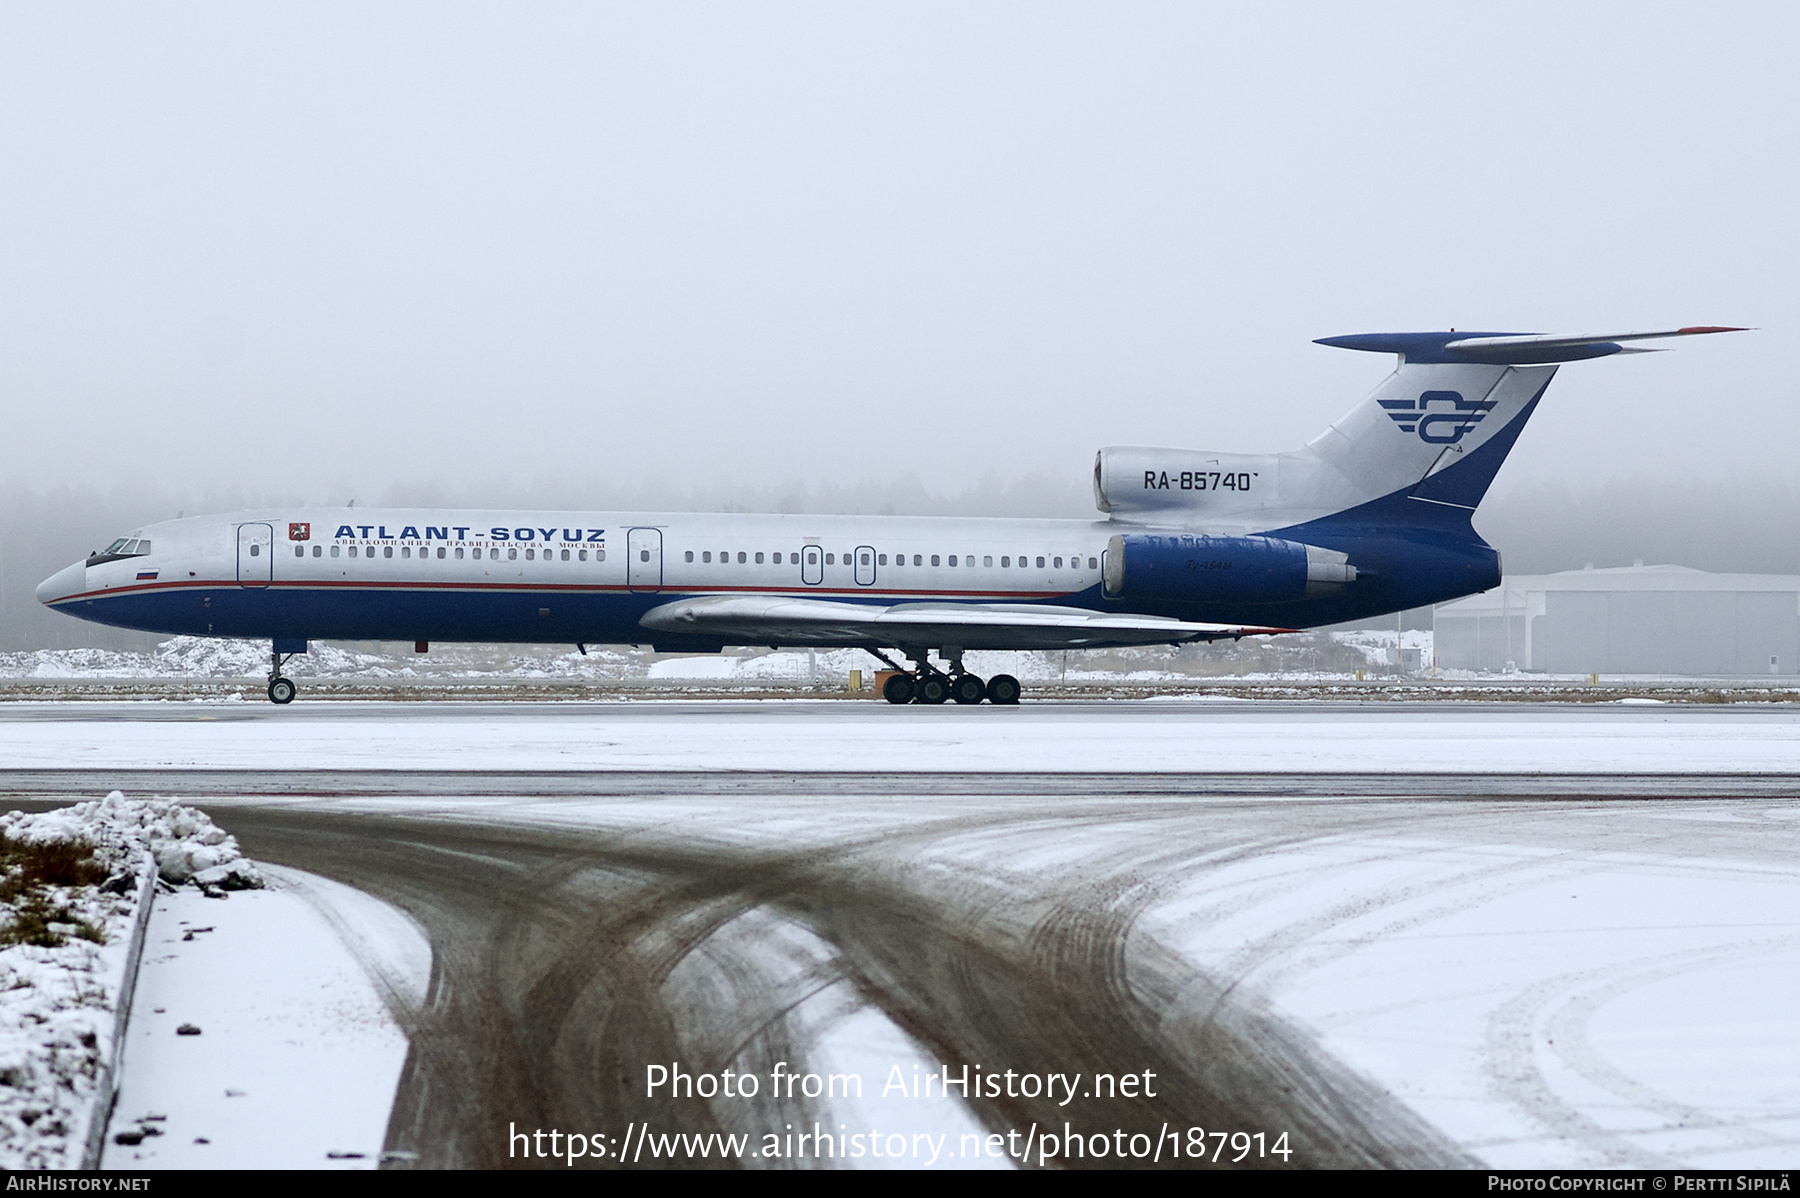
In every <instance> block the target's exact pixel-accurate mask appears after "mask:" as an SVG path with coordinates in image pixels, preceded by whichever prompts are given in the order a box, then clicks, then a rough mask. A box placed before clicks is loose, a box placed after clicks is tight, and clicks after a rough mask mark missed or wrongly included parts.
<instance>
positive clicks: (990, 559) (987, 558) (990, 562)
mask: <svg viewBox="0 0 1800 1198" xmlns="http://www.w3.org/2000/svg"><path fill="white" fill-rule="evenodd" d="M981 564H982V565H984V566H991V565H993V564H994V559H993V557H992V556H991V555H989V556H985V557H983V558H982V559H981Z"/></svg>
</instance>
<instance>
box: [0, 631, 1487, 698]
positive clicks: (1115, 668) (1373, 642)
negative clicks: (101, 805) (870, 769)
mask: <svg viewBox="0 0 1800 1198" xmlns="http://www.w3.org/2000/svg"><path fill="white" fill-rule="evenodd" d="M1397 639H1398V640H1399V641H1400V643H1401V644H1402V646H1403V648H1404V649H1405V651H1406V654H1407V657H1406V660H1407V661H1409V662H1412V663H1414V664H1415V665H1416V664H1417V663H1425V664H1424V666H1423V667H1422V668H1423V669H1424V671H1425V672H1426V673H1429V672H1430V669H1429V663H1430V661H1431V654H1432V648H1431V633H1430V632H1426V631H1409V632H1407V633H1405V634H1404V636H1403V637H1402V636H1401V634H1398V633H1395V632H1382V631H1363V632H1309V633H1293V634H1288V635H1284V636H1281V637H1250V638H1248V639H1246V640H1244V641H1242V642H1229V641H1228V642H1220V643H1218V644H1214V645H1186V646H1180V647H1174V646H1152V647H1146V648H1128V649H1113V650H1085V651H1083V650H1076V651H1070V652H1066V653H1065V652H1060V651H1059V652H1019V653H1004V652H976V653H970V654H969V655H968V666H969V668H970V669H971V670H973V671H975V672H976V673H978V674H981V675H983V676H984V677H985V676H991V675H993V674H998V673H1007V674H1012V675H1014V676H1015V677H1018V678H1020V679H1023V680H1024V681H1026V682H1033V683H1059V684H1060V683H1071V684H1082V683H1124V682H1135V683H1178V682H1190V681H1194V680H1197V679H1205V678H1223V677H1232V678H1256V679H1268V678H1277V677H1280V678H1287V679H1301V680H1304V679H1314V680H1317V679H1328V678H1338V679H1349V678H1354V677H1355V676H1356V673H1357V671H1365V672H1370V673H1394V672H1398V670H1397V663H1396V652H1395V644H1396V640H1397ZM268 668H269V646H268V642H266V641H246V640H226V639H220V638H212V637H173V638H171V639H169V640H167V641H164V642H162V643H161V644H159V645H157V646H156V647H155V648H154V649H149V650H142V651H128V650H114V649H92V648H82V649H40V650H33V651H29V652H14V653H0V681H14V682H23V681H37V682H48V681H68V682H79V681H125V680H152V679H170V680H175V679H180V680H187V681H193V680H201V679H245V678H260V677H263V676H265V675H266V674H267V673H268ZM283 668H284V671H285V672H286V673H288V674H290V675H292V676H293V677H294V678H296V679H308V678H312V679H321V680H325V679H329V680H333V681H346V682H348V681H357V682H394V683H406V682H439V683H442V682H451V683H454V682H468V683H492V682H495V681H500V680H507V679H511V680H516V681H520V682H546V681H563V682H586V683H590V684H608V683H611V684H694V683H701V684H711V685H725V686H738V687H745V688H754V687H757V686H782V687H793V686H823V687H836V688H842V687H843V685H844V684H845V682H846V681H847V679H848V678H849V675H850V671H852V670H860V671H862V673H863V676H864V678H865V679H868V678H872V677H873V673H874V671H876V670H878V669H881V668H882V666H881V664H880V662H878V661H877V660H876V659H875V658H874V657H873V656H871V655H870V654H868V653H866V652H864V651H863V650H861V649H820V650H805V649H787V650H766V649H759V648H733V649H730V650H728V651H727V652H724V653H719V654H705V655H688V656H668V655H663V654H657V653H653V652H651V651H650V650H649V649H647V648H645V649H639V648H632V647H629V646H590V647H589V648H588V651H587V652H586V653H581V652H579V651H578V650H576V649H573V648H568V647H564V646H551V645H530V646H488V645H444V644H440V645H434V646H432V648H431V650H430V652H429V653H426V654H419V653H415V652H414V651H413V649H412V646H410V645H389V644H371V643H366V642H361V643H356V644H348V645H336V644H330V643H325V642H318V643H315V644H313V645H312V646H311V649H310V651H309V652H308V653H305V654H302V655H300V656H297V657H295V658H293V659H292V661H291V662H289V664H288V665H287V666H285V667H283ZM1415 672H1416V671H1415ZM1452 676H1456V677H1462V678H1473V677H1474V675H1470V674H1468V673H1467V672H1466V671H1464V672H1455V673H1454V675H1453V673H1451V672H1446V673H1445V674H1444V677H1445V678H1450V677H1452Z"/></svg>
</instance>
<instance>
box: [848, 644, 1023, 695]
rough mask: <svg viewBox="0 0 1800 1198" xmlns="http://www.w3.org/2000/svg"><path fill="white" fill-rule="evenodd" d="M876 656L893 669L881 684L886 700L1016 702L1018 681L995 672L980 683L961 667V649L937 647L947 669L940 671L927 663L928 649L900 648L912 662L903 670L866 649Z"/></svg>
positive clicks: (893, 662) (928, 660) (879, 653)
mask: <svg viewBox="0 0 1800 1198" xmlns="http://www.w3.org/2000/svg"><path fill="white" fill-rule="evenodd" d="M869 652H870V653H873V654H874V655H875V656H876V657H878V658H880V659H881V661H882V664H884V665H886V666H887V667H888V669H890V670H893V671H895V672H894V674H893V675H892V676H891V677H889V678H888V680H887V681H886V682H885V683H883V684H882V687H881V697H882V698H884V699H886V700H887V701H888V702H889V703H896V704H899V703H930V704H938V703H943V702H946V701H954V702H956V703H959V704H963V705H965V706H972V705H974V704H977V703H980V702H981V701H982V700H983V699H985V700H987V701H988V702H989V703H993V704H995V705H996V706H1001V707H1010V706H1013V705H1014V704H1017V703H1018V701H1019V680H1018V679H1017V678H1014V677H1013V676H1012V675H1011V674H995V675H994V676H993V677H992V678H990V679H988V680H987V681H986V682H983V681H982V680H981V679H980V678H979V677H977V676H976V675H974V674H971V673H969V672H968V671H967V670H965V669H964V668H963V660H962V659H963V651H962V650H961V649H940V650H938V653H939V655H940V656H942V657H943V659H944V661H945V663H946V664H947V665H948V667H949V669H948V670H947V671H946V670H940V669H938V668H937V667H936V666H934V665H932V664H931V655H930V650H928V649H902V650H901V652H903V653H905V654H906V657H907V660H909V661H911V662H912V663H913V668H912V669H911V670H903V669H901V668H900V666H899V664H898V663H897V662H895V661H894V660H893V659H891V658H890V657H888V656H887V654H885V653H881V652H878V651H876V650H874V649H871V650H869Z"/></svg>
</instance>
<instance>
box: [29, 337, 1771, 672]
mask: <svg viewBox="0 0 1800 1198" xmlns="http://www.w3.org/2000/svg"><path fill="white" fill-rule="evenodd" d="M1735 331H1738V330H1735V329H1726V328H1719V327H1693V328H1682V329H1670V330H1664V331H1661V332H1647V333H1625V334H1612V335H1608V336H1593V337H1556V336H1541V335H1536V334H1516V333H1470V332H1444V333H1371V334H1362V335H1358V336H1350V337H1332V338H1326V339H1324V340H1323V341H1321V342H1320V344H1322V345H1330V346H1337V347H1340V348H1343V349H1355V350H1367V351H1371V352H1376V353H1388V354H1394V355H1396V357H1397V359H1398V365H1397V366H1396V367H1395V369H1394V372H1393V373H1392V374H1391V375H1389V376H1388V377H1387V378H1386V379H1385V380H1384V381H1383V382H1382V383H1381V384H1380V385H1379V386H1378V387H1376V388H1375V390H1374V392H1373V393H1372V394H1371V395H1369V397H1368V398H1367V399H1365V400H1363V401H1362V402H1361V403H1359V404H1357V405H1356V406H1355V407H1353V408H1352V409H1351V410H1350V411H1349V412H1348V413H1346V414H1345V415H1344V417H1343V418H1342V419H1340V420H1338V421H1337V422H1336V423H1334V424H1332V425H1331V427H1329V428H1327V429H1326V430H1325V431H1324V432H1322V433H1320V434H1319V435H1318V436H1317V437H1315V438H1313V439H1312V440H1311V441H1309V442H1307V443H1306V444H1305V445H1304V446H1302V447H1301V448H1299V449H1296V450H1293V451H1291V452H1288V453H1275V454H1237V453H1218V452H1211V451H1202V450H1193V449H1158V448H1148V447H1140V446H1114V447H1111V448H1107V449H1102V450H1101V451H1100V452H1099V455H1098V457H1097V458H1096V459H1095V462H1094V499H1095V502H1096V504H1097V505H1098V507H1099V510H1100V513H1101V515H1100V517H1099V518H1096V519H1092V520H1020V519H992V518H973V517H929V518H928V517H914V516H795V515H737V514H733V515H691V514H677V513H668V512H530V511H524V512H521V511H477V510H463V509H456V510H451V509H391V510H369V511H364V510H361V509H343V508H337V509H325V508H313V509H300V508H293V509H289V508H283V509H278V510H265V511H248V512H233V513H230V514H227V515H217V516H204V517H190V518H187V519H178V520H168V521H163V522H161V523H158V524H147V525H145V526H144V527H142V528H139V529H135V530H133V531H132V532H129V533H127V534H126V535H124V536H122V537H119V538H118V539H117V540H115V541H114V542H113V543H112V544H110V545H108V546H107V547H106V548H105V549H104V550H102V551H100V552H97V553H94V554H92V555H90V556H89V557H87V558H86V559H84V560H82V561H78V562H75V563H74V564H73V565H71V566H69V567H67V568H66V569H63V570H61V571H59V572H57V573H56V574H55V575H53V576H51V577H50V578H48V579H46V580H45V581H44V582H43V583H42V584H41V585H40V586H39V587H38V589H37V595H38V598H39V599H40V600H41V601H43V602H44V603H46V604H48V605H49V606H51V607H53V608H55V609H57V610H58V611H63V612H67V613H68V614H70V615H72V616H79V617H80V618H82V619H84V620H94V621H96V622H99V623H102V624H111V625H115V626H118V627H122V628H135V629H143V630H147V631H151V632H159V633H172V634H183V635H195V636H218V637H246V638H255V639H260V640H267V641H269V642H270V644H271V653H270V669H269V688H268V690H269V698H270V699H271V700H273V701H274V702H276V703H288V702H291V701H292V700H293V698H294V694H295V688H294V683H293V681H292V679H290V678H287V677H285V676H283V674H282V672H281V668H282V665H283V664H284V663H285V662H286V661H287V660H288V659H289V658H290V657H291V656H292V655H293V654H296V653H304V652H306V649H307V644H308V642H309V641H313V640H325V639H333V640H402V641H405V640H410V641H414V642H415V643H416V644H417V645H418V646H419V647H420V648H421V649H423V648H425V647H426V646H427V645H428V644H429V643H430V642H431V641H479V642H514V643H519V642H526V643H545V642H561V643H564V644H575V645H578V646H581V647H582V648H583V651H585V647H586V646H587V645H588V644H590V643H596V644H636V645H642V644H649V645H651V646H652V647H653V648H655V649H656V650H658V651H659V652H698V653H705V652H718V651H719V650H721V649H723V648H724V647H725V646H727V645H768V646H772V647H839V648H841V647H852V648H862V649H866V650H868V651H869V652H871V653H873V654H874V655H875V656H876V657H878V658H880V659H881V660H882V661H883V662H884V663H885V664H887V665H888V666H889V667H890V668H891V669H892V670H894V671H895V672H894V673H893V675H892V676H891V677H889V678H888V679H887V681H886V683H885V684H884V687H883V694H884V696H885V697H886V698H887V700H888V701H889V702H892V703H912V702H916V703H942V702H944V701H946V700H954V701H955V702H957V703H965V704H972V703H980V702H983V701H984V700H985V701H987V702H990V703H997V704H1010V703H1016V702H1018V699H1019V682H1018V680H1017V679H1016V678H1013V677H1012V676H1010V675H1006V674H999V675H996V676H994V677H992V678H988V679H982V678H980V677H978V676H976V675H975V674H973V673H970V672H969V671H968V670H966V669H965V668H964V666H963V655H964V653H965V652H966V651H968V650H970V649H1070V648H1101V647H1111V646H1123V645H1146V644H1182V643H1186V642H1193V641H1213V640H1219V639H1222V638H1235V637H1243V636H1248V635H1253V634H1261V633H1276V632H1284V631H1292V630H1295V629H1301V628H1309V627H1317V626H1319V625H1324V624H1336V623H1340V622H1343V621H1346V620H1357V619H1364V618H1368V617H1372V616H1377V615H1382V614H1389V613H1393V612H1397V611H1404V610H1406V609H1409V608H1415V607H1423V606H1426V605H1428V604H1433V603H1441V602H1444V601H1445V600H1449V599H1455V598H1457V597H1459V596H1463V595H1470V594H1474V593H1476V592H1478V591H1485V590H1488V589H1490V588H1492V587H1495V586H1497V585H1499V583H1500V556H1499V554H1498V553H1497V552H1496V551H1495V550H1494V548H1493V547H1492V546H1490V545H1489V544H1488V543H1487V542H1486V541H1484V540H1482V539H1481V537H1480V535H1479V534H1477V533H1476V531H1475V528H1474V526H1473V524H1472V523H1471V518H1472V517H1473V515H1474V513H1475V509H1476V506H1477V505H1478V504H1480V502H1481V500H1482V497H1483V496H1484V495H1485V494H1486V493H1487V490H1488V486H1489V484H1490V483H1491V482H1492V481H1493V479H1494V475H1495V473H1496V472H1497V471H1498V470H1499V469H1500V464H1501V463H1502V462H1503V461H1504V460H1505V459H1506V455H1507V453H1508V452H1509V451H1510V450H1511V449H1512V447H1513V443H1514V442H1515V441H1517V440H1518V437H1519V434H1520V433H1521V432H1522V431H1523V430H1524V428H1525V423H1526V421H1528V420H1530V419H1531V414H1532V412H1533V411H1535V410H1536V408H1537V405H1538V401H1539V399H1541V398H1542V397H1543V394H1544V390H1545V388H1546V387H1548V386H1549V385H1550V380H1551V378H1552V377H1553V376H1554V375H1555V374H1556V370H1557V367H1558V366H1559V365H1560V364H1562V363H1565V362H1574V361H1580V360H1583V359H1587V358H1599V357H1605V356H1607V355H1610V354H1618V353H1644V352H1649V351H1647V350H1644V349H1639V348H1628V347H1627V345H1626V344H1625V343H1627V342H1637V341H1644V340H1650V339H1655V338H1663V337H1684V336H1691V335H1694V334H1700V333H1722V332H1735ZM890 650H893V651H897V652H898V653H899V654H900V655H902V656H904V657H905V658H906V659H907V660H908V661H909V662H910V663H911V668H910V669H905V668H902V667H901V666H900V665H899V664H898V663H897V662H896V661H895V660H894V659H893V658H892V657H891V656H889V651H890ZM933 654H936V655H937V657H938V658H939V659H940V661H941V663H942V664H941V665H940V664H938V663H936V662H934V661H933V660H932V655H933Z"/></svg>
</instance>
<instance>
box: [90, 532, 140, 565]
mask: <svg viewBox="0 0 1800 1198" xmlns="http://www.w3.org/2000/svg"><path fill="white" fill-rule="evenodd" d="M149 552H150V542H149V541H148V540H146V539H144V538H141V537H120V538H119V539H118V540H116V541H114V542H113V543H112V544H110V545H108V546H107V547H106V548H105V549H102V550H101V551H100V552H99V553H95V554H90V555H89V556H88V559H87V564H88V565H90V566H98V565H102V564H104V563H106V562H116V561H118V560H119V559H120V558H123V557H143V556H145V555H146V554H148V553H149Z"/></svg>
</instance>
